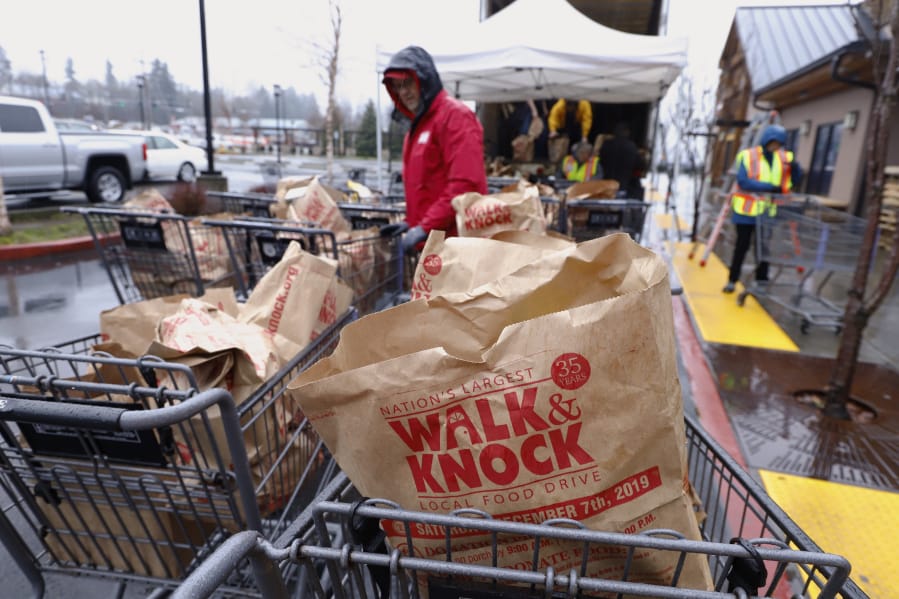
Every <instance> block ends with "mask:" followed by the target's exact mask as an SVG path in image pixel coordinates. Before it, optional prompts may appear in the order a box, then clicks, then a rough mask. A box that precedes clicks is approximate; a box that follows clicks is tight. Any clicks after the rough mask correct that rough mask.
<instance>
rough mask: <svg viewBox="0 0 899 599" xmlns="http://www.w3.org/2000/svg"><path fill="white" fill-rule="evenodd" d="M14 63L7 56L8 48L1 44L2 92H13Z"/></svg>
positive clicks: (0, 79)
mask: <svg viewBox="0 0 899 599" xmlns="http://www.w3.org/2000/svg"><path fill="white" fill-rule="evenodd" d="M12 81H13V76H12V63H11V62H10V61H9V58H7V56H6V50H4V49H3V46H0V92H5V93H7V94H11V93H12Z"/></svg>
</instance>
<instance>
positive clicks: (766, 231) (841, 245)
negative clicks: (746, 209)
mask: <svg viewBox="0 0 899 599" xmlns="http://www.w3.org/2000/svg"><path fill="white" fill-rule="evenodd" d="M866 226H867V222H866V221H865V219H863V218H859V217H856V216H853V215H851V214H847V213H846V212H844V211H842V210H836V209H834V208H828V207H827V206H824V205H822V204H820V203H819V202H817V201H815V199H814V197H813V196H808V197H801V198H799V199H794V200H792V201H787V202H783V203H778V205H777V210H776V212H775V214H774V215H773V216H772V215H771V214H769V213H768V211H764V212H762V213H761V214H759V215H758V216H757V217H756V237H755V244H754V245H755V255H756V260H757V261H758V262H763V261H764V262H768V264H769V265H770V267H772V268H771V270H772V272H771V273H770V275H769V280H768V282H758V281H755V280H752V281H750V280H747V281H746V282H745V283H744V291H743V292H741V293H740V294H739V295H738V296H737V303H738V304H739V305H741V306H742V305H744V303H745V301H746V297H747V296H749V295H753V296H755V297H756V298H759V299H761V298H764V299H767V300H769V301H771V302H773V303H775V304H777V305H779V306H781V307H783V308H784V309H786V310H787V311H788V312H790V313H792V314H795V315H798V316H800V317H801V319H802V320H801V324H800V330H801V332H802V333H807V332H808V330H809V327H812V326H820V327H830V328H834V329H835V330H836V331H838V332H839V331H840V329H841V328H842V325H843V311H844V309H843V307H842V306H840V305H838V304H837V303H836V302H834V301H832V300H830V299H828V298H826V297H824V296H823V295H822V294H823V293H824V291H825V288H826V287H827V285H828V283H829V282H830V280H831V278H832V277H833V275H834V274H837V273H852V272H854V271H855V268H856V262H857V260H858V253H859V248H860V247H861V242H862V238H863V237H864V234H865V227H866ZM876 246H877V243H876V240H875V244H874V247H876ZM816 278H817V281H816ZM785 296H786V297H785Z"/></svg>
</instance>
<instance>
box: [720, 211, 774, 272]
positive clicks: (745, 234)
mask: <svg viewBox="0 0 899 599" xmlns="http://www.w3.org/2000/svg"><path fill="white" fill-rule="evenodd" d="M735 226H736V227H737V242H736V243H735V244H734V254H733V256H732V257H731V259H730V275H729V276H728V280H729V281H730V282H731V283H736V282H737V281H739V280H740V273H741V271H742V270H743V259H744V258H746V253H747V252H748V251H749V246H750V245H751V244H752V238H753V236H754V234H755V224H748V225H739V224H738V225H735ZM758 242H759V241H758V240H756V243H758ZM755 280H756V281H767V280H768V263H767V262H761V261H760V262H759V263H758V265H757V266H756V267H755Z"/></svg>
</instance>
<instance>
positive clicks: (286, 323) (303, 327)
mask: <svg viewBox="0 0 899 599" xmlns="http://www.w3.org/2000/svg"><path fill="white" fill-rule="evenodd" d="M336 276H337V262H336V261H335V260H332V259H329V258H323V257H321V256H314V255H312V254H310V253H309V252H306V251H304V250H303V249H301V248H300V244H299V243H297V242H296V241H291V242H290V244H288V246H287V250H285V252H284V255H283V256H282V257H281V260H279V261H278V263H277V264H275V266H274V267H273V268H272V269H271V270H270V271H268V272H267V273H265V276H263V277H262V279H260V280H259V283H257V285H256V287H255V288H254V289H253V292H252V293H251V294H250V297H248V298H247V301H246V303H245V304H244V305H243V306H241V308H240V316H239V319H240V321H241V322H245V323H252V324H255V325H258V326H260V327H262V328H263V329H265V330H267V331H268V332H270V333H272V334H274V335H277V336H279V337H282V338H284V339H287V340H288V341H290V342H291V343H293V344H296V345H298V346H299V347H300V348H302V347H305V346H306V345H307V344H308V343H309V339H310V337H311V336H312V332H313V331H314V330H315V327H316V324H317V322H318V316H319V312H320V310H321V305H322V302H323V301H324V299H325V294H326V293H327V292H328V289H330V287H331V281H332V280H333V279H334V278H335V277H336ZM292 357H293V355H282V358H283V359H284V360H285V361H286V360H289V359H290V358H292Z"/></svg>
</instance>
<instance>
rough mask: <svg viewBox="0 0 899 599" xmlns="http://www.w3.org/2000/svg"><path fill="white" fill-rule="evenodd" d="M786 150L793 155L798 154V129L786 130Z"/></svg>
mask: <svg viewBox="0 0 899 599" xmlns="http://www.w3.org/2000/svg"><path fill="white" fill-rule="evenodd" d="M786 149H787V150H789V151H791V152H793V154H794V155H795V154H796V153H797V152H799V128H798V127H797V128H796V129H787V145H786Z"/></svg>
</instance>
